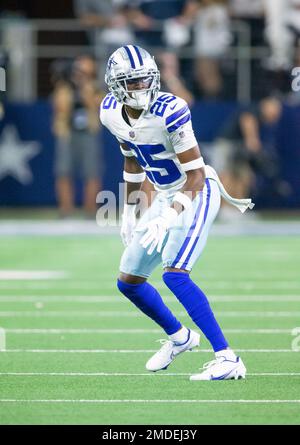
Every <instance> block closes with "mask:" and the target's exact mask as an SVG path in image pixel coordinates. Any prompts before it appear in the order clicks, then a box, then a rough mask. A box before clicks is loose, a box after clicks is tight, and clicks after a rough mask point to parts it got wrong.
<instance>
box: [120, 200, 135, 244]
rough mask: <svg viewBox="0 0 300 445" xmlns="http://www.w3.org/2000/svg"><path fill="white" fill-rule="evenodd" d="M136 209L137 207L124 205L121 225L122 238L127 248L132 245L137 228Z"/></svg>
mask: <svg viewBox="0 0 300 445" xmlns="http://www.w3.org/2000/svg"><path fill="white" fill-rule="evenodd" d="M135 209H136V206H135V205H131V204H125V205H124V211H123V215H122V225H121V238H122V241H123V244H124V246H125V247H126V246H128V244H130V242H131V240H132V237H133V232H134V229H135V226H136V216H135Z"/></svg>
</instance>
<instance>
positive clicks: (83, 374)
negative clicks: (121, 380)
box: [0, 372, 300, 377]
mask: <svg viewBox="0 0 300 445" xmlns="http://www.w3.org/2000/svg"><path fill="white" fill-rule="evenodd" d="M190 375H192V373H187V372H163V373H155V372H147V373H146V372H141V373H129V372H0V376H22V377H27V376H28V377H35V376H50V377H52V376H53V377H55V376H57V377H59V376H61V377H170V376H171V377H176V376H190ZM247 376H255V377H258V376H264V377H294V376H300V372H252V373H251V372H249V373H247Z"/></svg>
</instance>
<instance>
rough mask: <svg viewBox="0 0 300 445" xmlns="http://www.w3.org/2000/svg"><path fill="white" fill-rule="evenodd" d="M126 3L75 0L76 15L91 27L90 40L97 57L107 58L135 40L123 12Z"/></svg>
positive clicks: (118, 1)
mask: <svg viewBox="0 0 300 445" xmlns="http://www.w3.org/2000/svg"><path fill="white" fill-rule="evenodd" d="M124 3H125V0H105V1H103V0H74V12H75V15H76V16H77V17H78V18H79V19H80V20H81V23H82V24H83V25H85V26H87V27H88V28H89V29H90V33H89V37H90V42H91V44H92V46H93V47H94V50H95V55H96V57H97V58H102V57H104V58H105V57H106V56H107V55H108V54H110V53H111V52H112V51H114V50H115V49H116V48H118V47H119V46H122V45H125V44H128V43H131V42H132V41H133V34H132V33H131V31H130V29H129V26H128V22H127V19H126V17H125V15H124V13H123V5H124Z"/></svg>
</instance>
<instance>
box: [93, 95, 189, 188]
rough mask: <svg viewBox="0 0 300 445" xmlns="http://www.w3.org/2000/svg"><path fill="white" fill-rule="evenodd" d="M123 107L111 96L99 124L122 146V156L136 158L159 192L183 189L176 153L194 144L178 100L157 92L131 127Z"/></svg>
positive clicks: (103, 105)
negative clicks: (153, 99)
mask: <svg viewBox="0 0 300 445" xmlns="http://www.w3.org/2000/svg"><path fill="white" fill-rule="evenodd" d="M122 108H123V105H122V104H121V103H119V102H117V101H116V99H115V98H114V96H113V95H112V93H110V94H108V95H107V96H106V97H105V98H104V100H103V101H102V103H101V107H100V120H101V122H102V124H103V125H104V126H105V127H107V128H108V130H109V131H110V132H111V133H112V134H113V135H114V136H115V137H116V138H117V139H118V141H119V142H120V143H121V144H125V146H126V149H124V148H122V147H120V148H121V151H122V153H123V155H124V156H135V157H136V159H137V161H138V163H139V164H140V166H141V167H142V168H143V170H144V171H145V173H146V175H147V177H148V179H149V181H150V182H152V184H154V187H155V189H156V190H158V191H165V192H168V193H173V192H175V191H176V190H179V189H180V188H182V186H183V184H184V183H185V181H186V173H185V172H184V170H183V169H182V167H181V164H180V162H179V160H178V157H177V154H178V153H183V152H184V151H186V150H189V149H190V148H193V147H195V146H196V145H197V141H196V138H195V135H194V131H193V128H192V124H191V112H190V109H189V107H188V105H187V103H186V102H185V101H184V100H183V99H181V98H180V97H177V96H173V95H172V94H170V93H165V92H160V93H159V94H158V97H157V99H156V101H155V102H153V104H152V105H151V107H150V109H149V111H147V112H146V111H143V112H142V114H141V115H140V117H139V119H137V120H136V122H135V123H134V124H133V125H129V123H127V122H126V120H125V119H124V115H123V113H124V110H123V111H122Z"/></svg>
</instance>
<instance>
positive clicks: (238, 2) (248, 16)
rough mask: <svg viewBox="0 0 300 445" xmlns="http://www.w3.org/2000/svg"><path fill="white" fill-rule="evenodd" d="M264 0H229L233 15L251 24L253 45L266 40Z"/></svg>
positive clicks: (258, 44)
mask: <svg viewBox="0 0 300 445" xmlns="http://www.w3.org/2000/svg"><path fill="white" fill-rule="evenodd" d="M264 1H265V0H229V10H230V14H231V16H232V17H233V18H235V19H239V20H243V22H245V23H247V24H248V26H249V29H250V37H251V42H250V43H251V46H260V45H262V44H263V42H264ZM277 1H278V0H276V1H275V2H274V0H273V3H276V2H277ZM284 1H285V0H284Z"/></svg>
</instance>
